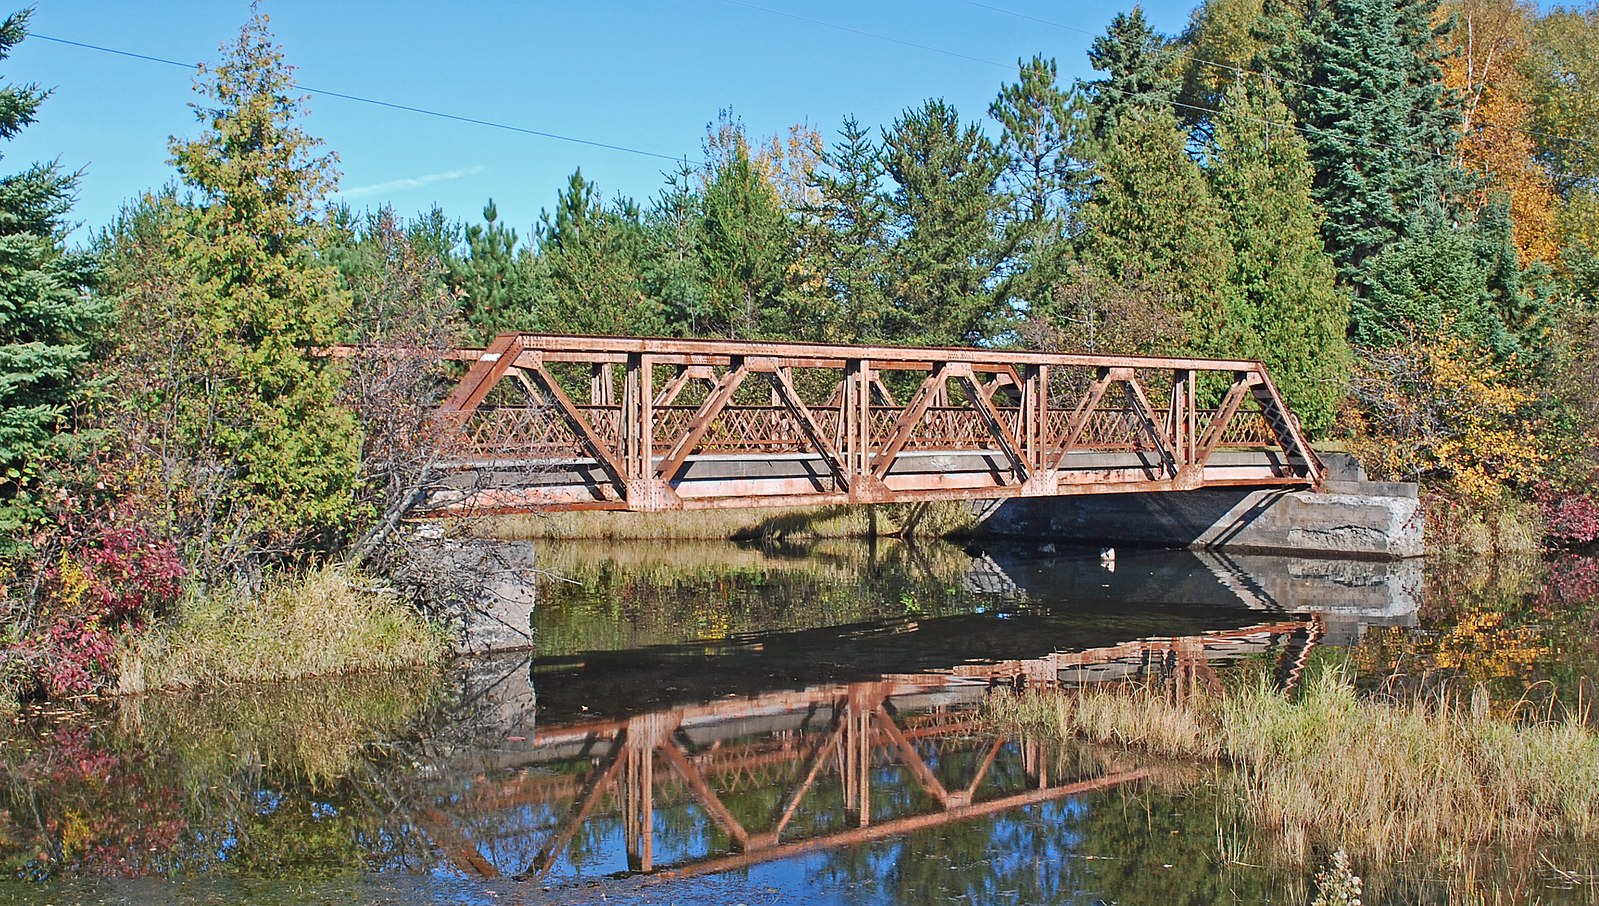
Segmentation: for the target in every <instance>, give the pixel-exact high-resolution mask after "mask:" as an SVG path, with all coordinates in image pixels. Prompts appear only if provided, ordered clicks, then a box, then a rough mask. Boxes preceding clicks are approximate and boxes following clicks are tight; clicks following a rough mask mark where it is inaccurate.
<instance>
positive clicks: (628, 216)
mask: <svg viewBox="0 0 1599 906" xmlns="http://www.w3.org/2000/svg"><path fill="white" fill-rule="evenodd" d="M538 236H539V252H538V264H539V267H540V275H541V277H542V280H541V284H542V288H543V290H544V293H545V294H546V296H545V298H544V299H542V300H541V304H540V306H539V316H538V320H539V321H540V322H541V323H548V324H555V325H558V326H557V328H556V329H559V330H561V331H563V332H570V333H587V334H643V335H645V336H656V335H659V334H662V333H665V331H666V325H665V321H664V319H663V318H662V316H661V306H660V304H659V302H658V301H657V300H656V299H655V298H653V297H652V296H651V295H650V294H649V288H648V285H647V283H646V280H645V270H644V256H645V254H646V252H647V242H648V239H647V236H646V234H645V227H644V224H643V221H642V219H641V217H640V215H639V210H638V206H637V205H635V204H633V203H632V202H630V201H625V200H624V201H621V202H618V203H617V204H615V205H613V206H611V207H606V206H604V205H602V204H601V202H600V198H599V192H598V190H597V189H596V188H595V186H594V184H593V183H591V182H589V181H588V180H586V179H584V178H583V171H581V170H577V171H574V172H573V173H572V177H571V180H570V181H569V182H568V184H567V188H566V189H565V190H563V191H562V192H560V193H559V194H557V196H556V201H555V212H554V213H553V214H552V213H550V212H548V211H545V212H543V213H542V215H541V216H540V222H539V229H538Z"/></svg>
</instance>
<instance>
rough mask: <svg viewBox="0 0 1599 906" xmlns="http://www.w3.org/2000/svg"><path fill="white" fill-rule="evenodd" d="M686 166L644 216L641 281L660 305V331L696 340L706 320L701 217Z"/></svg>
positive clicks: (671, 179) (692, 173) (692, 178)
mask: <svg viewBox="0 0 1599 906" xmlns="http://www.w3.org/2000/svg"><path fill="white" fill-rule="evenodd" d="M695 182H696V180H695V174H694V169H693V168H692V167H690V166H689V165H688V164H687V163H686V162H685V163H683V164H682V165H681V167H680V168H679V169H678V170H677V171H675V172H673V173H672V174H670V176H669V177H668V180H667V184H666V188H665V189H663V190H661V193H660V194H659V195H657V196H656V198H655V201H654V202H653V203H652V204H651V205H650V209H649V212H648V214H647V215H646V217H645V242H646V247H645V252H644V262H643V267H644V279H645V283H646V286H647V287H648V291H649V294H650V297H651V298H653V299H656V300H657V301H658V302H659V303H660V305H661V316H662V318H663V320H664V324H663V332H666V333H669V334H674V335H677V334H686V335H688V336H696V335H698V333H699V330H700V324H702V323H703V322H704V321H705V319H706V316H707V311H706V307H705V295H706V294H705V282H704V275H703V274H702V273H701V272H700V267H699V260H700V242H701V241H702V237H703V234H704V226H705V215H704V212H703V210H702V205H701V198H700V194H699V192H698V191H696V189H695Z"/></svg>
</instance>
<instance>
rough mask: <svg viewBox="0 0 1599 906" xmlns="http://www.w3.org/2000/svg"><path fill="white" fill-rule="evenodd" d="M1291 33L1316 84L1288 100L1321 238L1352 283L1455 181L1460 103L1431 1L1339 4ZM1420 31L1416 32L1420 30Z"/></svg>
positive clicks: (1348, 0) (1304, 75)
mask: <svg viewBox="0 0 1599 906" xmlns="http://www.w3.org/2000/svg"><path fill="white" fill-rule="evenodd" d="M1327 9H1328V11H1327V13H1325V14H1324V15H1318V16H1317V17H1316V18H1315V19H1313V20H1311V22H1310V24H1309V26H1308V27H1304V28H1300V29H1298V30H1295V31H1292V32H1291V33H1290V35H1289V37H1291V38H1293V39H1295V40H1297V41H1299V42H1302V47H1301V49H1300V54H1301V55H1302V63H1303V70H1302V71H1300V70H1297V69H1292V68H1291V69H1290V73H1293V74H1295V75H1296V76H1297V77H1299V80H1300V81H1303V82H1306V83H1309V85H1310V86H1311V87H1308V88H1306V87H1303V86H1301V87H1299V88H1298V89H1297V90H1296V91H1295V92H1293V94H1291V95H1290V100H1291V102H1292V104H1293V108H1294V113H1295V114H1296V116H1297V118H1298V119H1299V121H1300V122H1301V123H1303V124H1304V126H1305V134H1306V139H1307V143H1308V147H1309V152H1310V162H1311V166H1312V167H1314V169H1315V172H1316V178H1315V183H1314V189H1315V197H1316V200H1317V202H1318V203H1320V204H1321V206H1322V210H1323V212H1324V213H1325V215H1326V220H1325V222H1324V224H1323V226H1322V236H1323V237H1324V238H1325V240H1326V243H1327V251H1328V252H1329V253H1330V254H1331V255H1332V257H1333V260H1334V262H1336V263H1337V265H1338V267H1339V272H1340V278H1341V279H1342V280H1343V281H1345V282H1346V283H1350V284H1361V283H1363V282H1364V277H1365V270H1364V269H1365V266H1366V263H1367V261H1368V260H1369V259H1371V258H1372V257H1374V256H1376V255H1377V254H1379V253H1380V252H1382V251H1383V249H1384V248H1385V247H1386V246H1387V245H1388V244H1389V243H1390V242H1393V241H1394V240H1396V239H1398V238H1400V237H1402V236H1405V235H1406V234H1407V233H1408V231H1409V227H1410V225H1411V223H1412V218H1413V217H1414V216H1416V214H1417V213H1418V212H1420V211H1422V210H1423V209H1425V208H1426V207H1427V206H1428V205H1429V204H1434V205H1435V204H1437V203H1438V200H1439V199H1440V198H1441V197H1442V196H1443V193H1445V192H1446V191H1448V190H1450V189H1451V188H1452V187H1454V186H1455V184H1456V183H1457V182H1458V180H1459V176H1458V174H1457V172H1456V171H1455V169H1454V166H1453V164H1452V157H1451V155H1450V152H1451V150H1452V149H1453V147H1454V144H1455V140H1456V137H1457V135H1458V132H1457V129H1456V127H1457V126H1458V123H1459V111H1458V103H1457V102H1456V100H1455V99H1454V98H1452V97H1449V96H1446V95H1445V93H1444V89H1443V84H1442V77H1441V72H1440V71H1439V66H1438V60H1439V55H1440V54H1441V52H1442V51H1441V50H1440V49H1439V48H1438V46H1437V42H1436V36H1435V34H1434V32H1433V30H1432V27H1431V25H1430V21H1431V15H1432V13H1433V11H1434V10H1435V9H1436V3H1434V2H1431V0H1405V2H1403V3H1400V4H1398V5H1397V7H1396V4H1395V3H1394V2H1392V0H1339V2H1336V3H1333V4H1331V5H1330V6H1329V7H1328V8H1327ZM1418 29H1419V30H1418Z"/></svg>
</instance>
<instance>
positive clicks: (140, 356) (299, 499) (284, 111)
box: [101, 14, 359, 571]
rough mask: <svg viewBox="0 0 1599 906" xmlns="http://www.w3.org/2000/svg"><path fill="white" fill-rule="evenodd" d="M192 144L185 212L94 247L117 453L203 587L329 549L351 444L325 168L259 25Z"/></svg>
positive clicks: (137, 212)
mask: <svg viewBox="0 0 1599 906" xmlns="http://www.w3.org/2000/svg"><path fill="white" fill-rule="evenodd" d="M202 75H203V77H204V81H202V82H201V83H199V84H198V85H197V90H198V91H199V93H200V94H201V96H202V98H204V99H205V103H202V104H199V105H197V107H196V112H197V115H198V117H199V119H200V121H201V123H202V124H203V125H204V127H205V128H204V131H203V132H202V133H201V135H200V136H199V137H198V138H194V139H190V140H178V139H174V140H173V142H172V154H173V162H174V164H175V165H176V167H177V170H178V172H179V174H180V175H181V177H182V179H183V183H184V185H185V186H186V187H187V188H188V189H190V190H191V195H190V196H189V197H187V198H185V199H181V200H180V199H178V198H177V197H176V196H175V195H174V194H172V193H167V194H164V195H162V196H147V197H146V198H145V199H144V200H143V201H142V202H141V203H140V204H139V205H137V206H136V207H135V208H133V209H132V210H130V211H129V212H128V213H127V214H125V215H124V217H123V218H122V220H121V221H119V222H118V223H117V224H116V225H115V226H113V227H112V229H111V231H110V232H109V233H108V234H107V235H106V236H105V237H104V238H103V239H102V242H101V247H102V250H103V252H104V254H105V260H106V267H107V280H106V288H107V290H108V292H109V294H110V295H111V296H113V297H114V298H115V299H116V301H117V303H118V305H119V306H120V308H121V309H122V311H123V313H124V324H123V332H122V336H121V344H122V350H123V351H122V354H121V355H119V357H118V366H117V374H116V379H117V381H118V383H119V385H120V386H119V391H120V392H121V395H122V399H123V400H125V409H124V411H123V412H122V413H121V415H122V416H123V417H124V419H125V420H124V421H123V423H122V425H121V427H122V428H123V434H124V437H126V438H127V440H128V441H129V442H130V444H131V445H132V446H133V448H134V449H135V451H137V453H138V455H140V456H143V457H145V458H147V459H149V460H151V462H150V464H149V466H148V469H149V471H151V472H153V473H155V476H154V478H153V481H154V482H155V483H156V484H158V485H160V491H161V492H162V493H164V494H165V498H166V510H167V517H168V518H169V519H171V520H172V521H173V522H174V523H175V525H173V526H171V528H172V529H173V530H174V531H175V532H176V534H177V535H178V536H179V537H183V538H185V539H187V540H188V541H190V542H191V543H192V544H193V546H194V549H193V550H191V552H190V554H191V556H192V557H193V558H194V559H195V560H196V562H197V563H198V564H199V567H200V569H201V570H202V571H206V570H210V569H215V568H218V567H222V566H224V565H226V564H228V563H233V564H236V563H238V562H239V561H240V558H243V557H249V556H252V555H254V554H257V553H260V552H265V551H278V552H281V551H283V550H285V549H286V548H291V547H294V546H297V545H300V544H304V543H306V542H307V541H316V540H318V539H324V540H325V539H330V538H332V537H333V536H335V535H336V534H337V533H338V532H339V531H340V529H341V527H342V525H343V524H344V521H345V519H346V518H347V517H348V516H349V515H350V513H351V508H352V490H353V487H354V482H355V478H356V474H357V470H358V462H357V453H358V445H359V439H358V433H357V430H356V427H355V423H354V419H353V418H352V416H351V414H350V413H349V411H347V410H345V409H344V408H342V407H340V406H339V405H338V403H337V399H336V397H337V394H338V391H339V383H340V373H339V370H338V368H337V366H336V365H335V364H334V362H333V361H332V360H330V359H329V358H327V357H326V356H323V355H320V354H318V352H317V351H318V350H319V349H321V348H324V347H327V346H329V345H331V344H332V343H334V342H336V341H337V339H338V332H339V326H340V324H341V322H342V321H343V319H344V317H345V316H346V314H347V312H348V306H349V297H348V295H347V294H346V293H344V292H343V291H342V290H341V289H340V287H339V284H338V274H337V272H336V271H335V270H334V269H333V268H331V267H328V266H326V265H325V264H324V263H322V262H320V261H319V260H318V258H317V250H318V249H319V248H321V247H323V246H324V245H326V244H327V243H326V240H325V236H326V231H327V229H328V227H327V224H326V223H324V222H323V221H320V220H319V219H318V213H319V210H320V207H321V204H322V201H323V198H324V196H325V193H326V192H328V191H329V190H330V189H331V188H332V187H333V179H334V175H333V171H332V159H331V157H329V156H318V155H317V154H316V151H317V149H318V146H319V144H320V143H319V142H318V141H317V140H316V139H313V138H311V137H310V136H308V135H307V134H306V133H305V132H304V131H303V130H302V129H301V128H300V126H299V125H298V122H297V119H298V116H299V114H300V109H301V102H300V100H299V99H298V98H296V97H294V96H292V95H291V94H290V92H291V91H292V90H293V69H292V68H291V67H289V66H288V65H286V64H285V63H284V61H283V56H282V53H281V52H280V50H279V49H278V47H277V45H276V44H274V43H273V41H272V38H271V35H270V34H269V33H268V32H267V29H266V20H265V18H264V17H262V16H260V15H259V14H257V15H254V16H252V18H251V19H250V21H249V22H248V23H246V25H245V26H244V29H243V30H242V31H241V33H240V35H239V38H238V40H237V41H236V42H234V43H233V44H231V45H230V46H228V47H227V48H226V58H225V59H224V61H223V62H222V63H221V64H220V65H217V66H215V67H207V68H206V69H205V70H203V73H202Z"/></svg>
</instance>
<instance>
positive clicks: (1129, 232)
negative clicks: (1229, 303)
mask: <svg viewBox="0 0 1599 906" xmlns="http://www.w3.org/2000/svg"><path fill="white" fill-rule="evenodd" d="M1184 146H1185V138H1184V135H1183V132H1182V130H1180V129H1179V128H1178V125H1177V121H1176V119H1175V118H1174V117H1173V116H1172V115H1171V113H1170V111H1168V110H1164V109H1135V110H1129V111H1128V112H1127V113H1126V115H1124V116H1123V117H1122V119H1121V121H1120V123H1119V125H1118V127H1117V128H1116V130H1115V131H1114V132H1113V133H1111V135H1110V136H1109V142H1108V145H1107V147H1106V150H1105V152H1104V154H1103V156H1102V157H1101V158H1100V160H1099V162H1098V164H1097V165H1096V167H1095V171H1094V184H1093V188H1092V194H1091V195H1090V196H1089V198H1088V201H1087V203H1086V204H1085V205H1084V207H1083V214H1082V217H1083V223H1084V226H1085V230H1084V233H1083V235H1082V237H1081V238H1080V242H1079V244H1080V251H1079V258H1080V260H1081V261H1082V262H1083V265H1084V268H1085V269H1086V271H1087V273H1088V275H1089V276H1090V277H1091V278H1092V279H1093V280H1094V281H1095V282H1096V284H1109V285H1111V286H1115V287H1119V288H1120V289H1121V290H1123V291H1134V292H1135V293H1136V294H1137V295H1138V296H1140V297H1141V298H1142V302H1141V303H1140V306H1141V310H1133V311H1128V312H1126V313H1125V314H1124V317H1127V318H1129V319H1132V320H1133V321H1134V322H1135V323H1132V324H1129V325H1127V327H1126V328H1125V330H1124V331H1123V333H1124V335H1125V336H1126V337H1127V338H1128V339H1127V342H1128V343H1130V344H1132V345H1133V346H1135V347H1137V348H1139V349H1141V350H1142V351H1160V352H1175V351H1177V350H1178V349H1193V348H1195V347H1205V346H1209V345H1212V342H1213V341H1212V340H1211V339H1210V337H1213V336H1214V335H1215V333H1216V331H1217V326H1216V325H1217V324H1218V323H1219V318H1220V313H1219V308H1220V304H1221V297H1220V293H1221V287H1222V286H1223V285H1224V284H1225V283H1226V280H1227V274H1228V272H1229V270H1230V268H1231V251H1230V245H1229V243H1228V241H1227V235H1226V232H1225V230H1224V229H1223V226H1222V224H1223V222H1224V218H1223V216H1222V212H1221V210H1220V209H1219V208H1218V206H1217V204H1216V200H1215V198H1214V197H1213V196H1212V194H1211V191H1210V187H1209V186H1208V185H1207V184H1206V182H1205V178H1204V175H1203V174H1202V173H1201V172H1200V169H1199V165H1198V164H1196V163H1194V161H1193V159H1192V158H1191V157H1189V156H1188V153H1187V151H1186V150H1185V147H1184Z"/></svg>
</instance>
